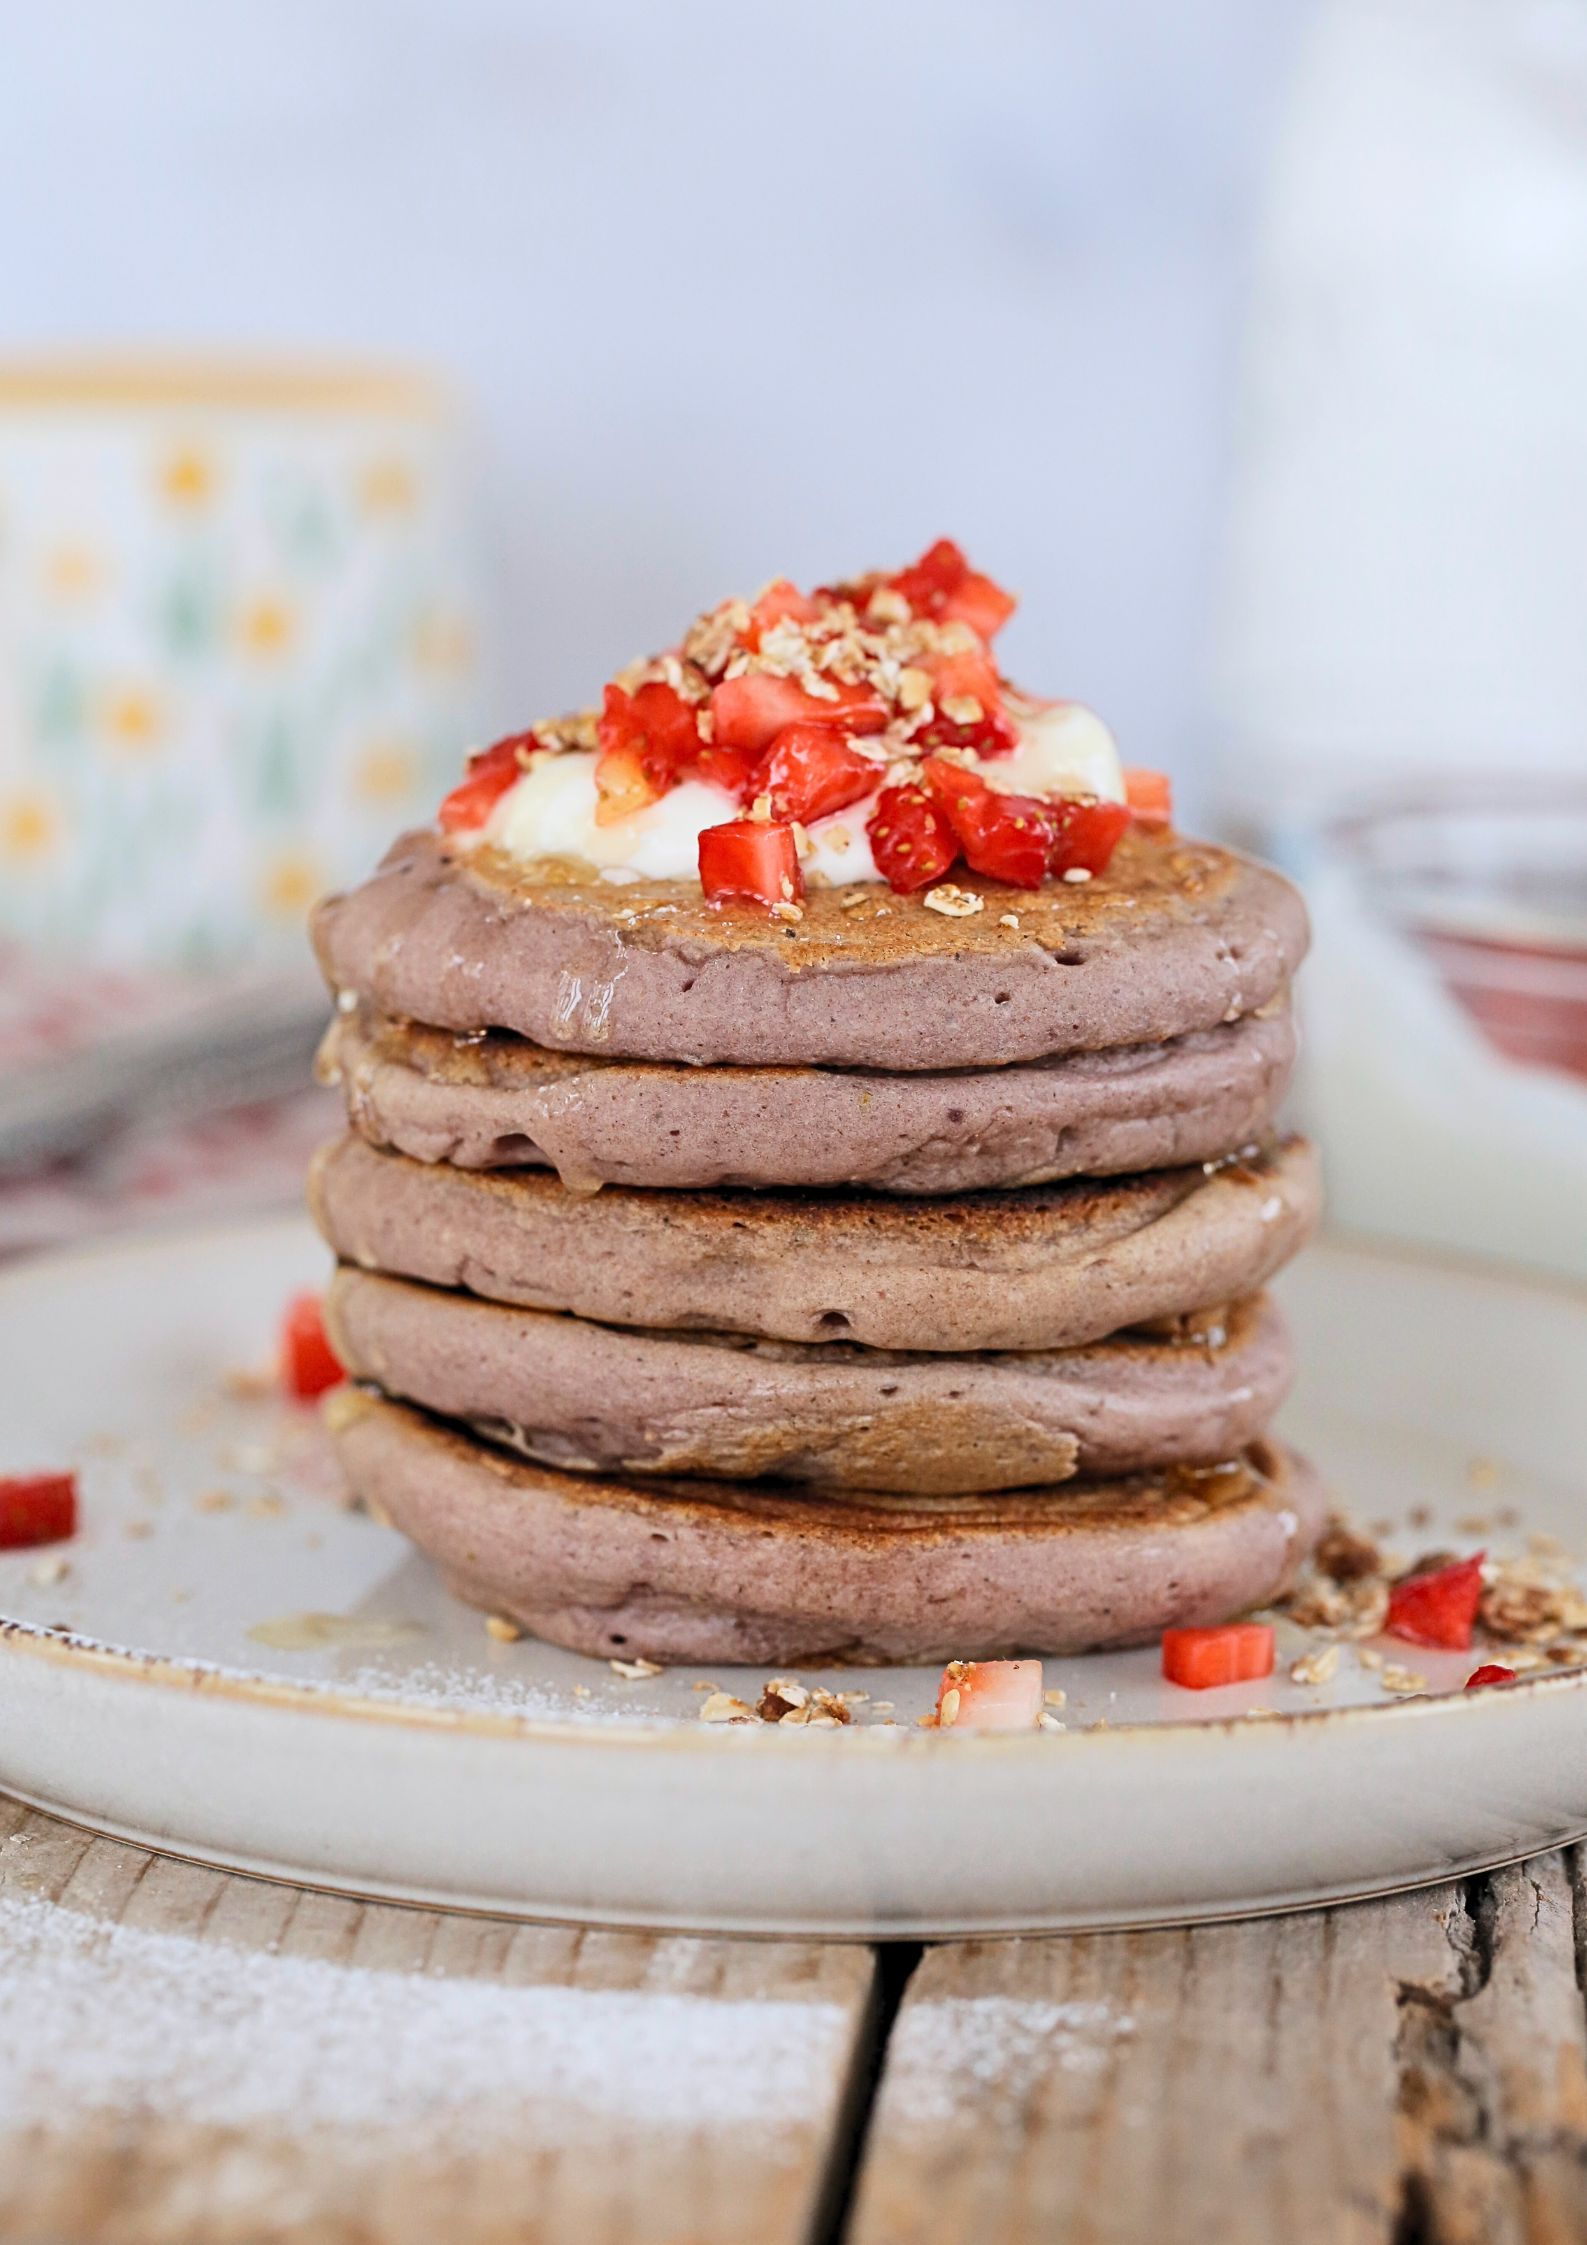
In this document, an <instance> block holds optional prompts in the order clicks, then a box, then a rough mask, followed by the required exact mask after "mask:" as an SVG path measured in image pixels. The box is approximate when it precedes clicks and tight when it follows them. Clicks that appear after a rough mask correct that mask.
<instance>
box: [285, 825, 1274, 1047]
mask: <svg viewBox="0 0 1587 2245" xmlns="http://www.w3.org/2000/svg"><path fill="white" fill-rule="evenodd" d="M974 893H975V894H976V895H978V896H979V897H980V898H981V900H982V909H981V910H980V911H979V912H976V913H975V914H974V915H973V916H971V917H968V918H959V917H947V916H945V915H943V914H942V913H940V912H936V911H933V910H932V909H931V908H930V907H929V906H928V905H927V904H925V903H924V902H923V900H922V899H921V898H920V897H918V896H914V897H908V896H896V895H894V894H893V893H892V892H891V891H890V890H888V889H886V888H884V887H882V886H881V885H880V884H867V885H863V886H858V887H853V886H851V887H849V888H844V889H816V890H812V891H811V892H810V894H809V895H808V896H807V897H806V899H805V901H804V906H803V915H804V916H803V918H802V919H801V920H800V921H799V922H798V924H797V925H784V924H782V923H780V922H778V921H775V920H773V919H771V918H769V917H768V915H767V914H766V913H765V911H764V910H760V909H741V908H737V907H733V906H728V907H724V908H717V907H714V906H712V905H709V904H707V903H706V901H705V899H704V898H703V896H702V895H701V894H700V891H699V889H698V887H697V886H696V884H694V883H693V882H688V883H684V882H658V881H650V880H635V881H631V882H623V883H613V882H607V881H603V880H601V879H600V878H599V876H595V877H591V876H590V874H589V873H588V870H587V869H585V870H584V871H583V872H582V873H581V872H580V871H579V869H577V868H575V867H573V866H571V865H566V864H563V865H560V866H558V865H556V864H551V863H546V864H542V865H541V866H540V867H538V868H535V869H532V874H531V872H526V871H525V870H524V869H522V868H520V867H518V866H516V865H515V864H514V863H513V862H512V861H511V860H509V859H507V858H505V857H504V856H502V855H501V854H500V853H499V852H497V851H494V850H493V849H491V848H489V847H484V848H480V849H476V850H474V851H472V852H469V851H463V850H459V849H457V848H456V847H455V846H453V845H449V844H448V843H447V842H446V841H444V840H443V839H442V838H441V837H440V836H438V835H436V834H433V833H427V832H416V833H412V834H408V835H405V836H403V837H402V839H401V840H400V841H398V842H397V843H396V844H395V846H394V847H393V848H392V850H391V851H390V852H389V853H388V855H387V857H386V859H385V861H384V863H383V864H382V866H381V867H380V869H379V871H378V872H377V873H375V874H374V875H373V876H372V878H371V879H369V880H368V881H366V882H364V883H363V884H362V886H361V887H359V888H356V889H353V890H350V891H348V892H347V893H346V894H344V895H341V896H335V897H330V898H327V899H326V900H325V901H324V902H323V903H322V904H320V905H319V906H318V907H317V909H316V911H315V915H314V939H315V946H316V949H317V950H318V953H319V957H320V963H321V966H322V967H323V969H324V972H325V975H326V978H327V980H328V981H329V982H330V984H331V986H332V988H333V989H334V990H336V991H338V992H342V991H356V992H357V993H358V995H359V996H360V997H363V998H365V999H368V1000H369V1001H371V1002H372V1003H373V1004H374V1005H375V1006H377V1007H378V1008H379V1010H380V1011H381V1012H383V1013H386V1014H390V1015H395V1016H397V1017H400V1018H403V1019H406V1020H412V1021H423V1022H428V1023H429V1024H431V1026H433V1027H435V1028H438V1029H448V1030H453V1031H459V1030H461V1031H465V1032H470V1031H474V1030H480V1029H510V1030H514V1031H516V1032H517V1033H518V1034H519V1035H520V1036H524V1037H527V1038H529V1039H530V1041H531V1042H532V1043H534V1044H537V1045H542V1046H546V1047H549V1048H552V1049H555V1050H559V1051H569V1052H596V1053H604V1054H608V1055H611V1056H613V1057H617V1058H627V1059H645V1060H664V1061H688V1062H727V1063H731V1064H733V1065H736V1066H744V1067H768V1066H771V1067H788V1066H822V1065H835V1066H838V1067H862V1068H882V1069H902V1070H906V1071H910V1072H913V1071H916V1070H926V1071H929V1070H934V1069H942V1068H985V1067H1003V1066H1006V1065H1008V1064H1009V1063H1012V1062H1024V1061H1032V1060H1043V1059H1047V1058H1049V1057H1052V1056H1055V1055H1061V1054H1065V1053H1074V1052H1101V1051H1107V1050H1110V1049H1113V1048H1116V1047H1118V1046H1122V1045H1140V1044H1156V1043H1159V1042H1161V1041H1162V1040H1163V1039H1165V1038H1173V1037H1184V1036H1190V1035H1193V1034H1194V1033H1195V1032H1197V1031H1198V1030H1204V1029H1213V1028H1216V1027H1217V1026H1218V1024H1219V1023H1220V1022H1225V1021H1234V1020H1238V1019H1239V1018H1240V1017H1241V1016H1242V1015H1245V1014H1248V1013H1255V1012H1258V1011H1259V1010H1260V1009H1261V1008H1262V1007H1263V1006H1265V1005H1267V1004H1268V1003H1269V1002H1270V1001H1271V1000H1272V999H1273V998H1274V997H1275V996H1276V995H1277V993H1278V992H1279V991H1280V990H1281V989H1282V988H1283V987H1284V986H1285V984H1286V983H1287V982H1288V980H1289V977H1290V976H1291V975H1292V974H1293V972H1294V970H1295V968H1296V967H1297V966H1298V965H1299V963H1300V960H1301V958H1302V955H1303V954H1304V952H1305V949H1306V912H1305V906H1304V905H1303V904H1302V902H1301V900H1300V897H1299V895H1298V894H1297V892H1296V891H1295V890H1294V889H1293V888H1292V887H1291V886H1290V884H1289V883H1288V882H1287V881H1286V880H1284V878H1283V877H1282V875H1280V874H1277V873H1274V872H1272V871H1271V870H1269V869H1268V868H1267V867H1265V866H1260V865H1256V864H1254V863H1252V862H1251V861H1250V860H1249V859H1247V858H1243V857H1238V856H1236V855H1234V854H1233V853H1232V852H1230V851H1228V850H1221V849H1217V848H1214V847H1213V846H1212V845H1210V844H1207V843H1201V842H1188V841H1185V840H1184V839H1183V838H1181V837H1179V836H1177V835H1172V834H1169V835H1158V834H1149V833H1145V832H1143V831H1141V830H1140V829H1132V830H1131V832H1130V833H1128V834H1127V835H1126V836H1125V838H1124V840H1123V841H1122V842H1121V843H1120V844H1119V847H1118V849H1117V851H1116V852H1115V853H1114V857H1113V860H1112V863H1111V864H1110V865H1109V867H1108V870H1107V872H1106V873H1105V874H1103V875H1102V876H1101V877H1100V878H1099V879H1097V880H1094V881H1091V882H1088V883H1086V884H1084V885H1082V886H1078V887H1076V886H1070V885H1069V884H1067V883H1064V882H1049V883H1048V884H1046V885H1045V886H1044V887H1043V888H1040V889H1037V890H1025V889H1010V888H1004V887H1002V886H1000V885H999V884H997V883H995V882H986V881H982V880H980V879H979V877H975V881H974ZM1005 917H1012V918H1013V919H1014V920H1015V921H1017V925H1015V926H1005V925H1004V920H1005Z"/></svg>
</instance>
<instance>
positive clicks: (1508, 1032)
mask: <svg viewBox="0 0 1587 2245" xmlns="http://www.w3.org/2000/svg"><path fill="white" fill-rule="evenodd" d="M1333 839H1334V841H1335V842H1336V844H1337V845H1338V847H1339V848H1340V849H1341V851H1342V853H1343V855H1344V856H1345V857H1346V859H1347V860H1348V861H1349V862H1350V864H1351V866H1352V869H1353V871H1354V873H1355V876H1356V879H1357V882H1358V884H1359V888H1360V891H1361V893H1362V895H1363V897H1364V898H1365V900H1366V901H1368V902H1370V903H1371V904H1372V905H1374V906H1375V907H1376V908H1377V909H1378V910H1379V911H1380V912H1381V913H1382V914H1383V916H1384V918H1385V919H1386V920H1388V921H1389V923H1390V924H1391V925H1392V926H1393V927H1395V928H1396V929H1397V930H1398V931H1399V932H1400V933H1402V934H1404V935H1407V936H1410V937H1412V938H1414V939H1415V940H1416V942H1417V943H1418V944H1419V945H1420V946H1421V948H1422V949H1423V950H1424V951H1425V952H1426V953H1427V954H1428V955H1429V957H1430V958H1431V959H1432V961H1433V963H1434V964H1435V966H1436V967H1437V969H1438V972H1439V974H1440V976H1441V978H1442V980H1443V983H1444V985H1445V987H1446V988H1447V989H1448V990H1449V992H1450V993H1451V995H1452V996H1453V997H1455V998H1456V999H1457V1000H1458V1001H1459V1002H1460V1004H1461V1005H1462V1006H1463V1007H1464V1009H1465V1011H1466V1012H1467V1013H1468V1014H1469V1015H1470V1016H1471V1018H1472V1019H1473V1020H1474V1021H1475V1022H1476V1023H1477V1024H1478V1026H1479V1027H1480V1028H1481V1029H1482V1030H1483V1032H1484V1034H1485V1035H1486V1036H1487V1038H1488V1039H1489V1041H1490V1043H1491V1044H1493V1045H1494V1046H1495V1047H1496V1048H1497V1049H1498V1050H1499V1051H1500V1052H1503V1053H1504V1054H1506V1055H1507V1056H1508V1057H1509V1058H1510V1059H1513V1060H1519V1061H1523V1062H1527V1063H1530V1064H1531V1065H1533V1066H1536V1067H1542V1068H1557V1069H1563V1070H1564V1071H1566V1072H1567V1073H1569V1074H1571V1075H1575V1076H1581V1077H1583V1078H1587V782H1582V783H1580V784H1578V783H1575V782H1564V783H1561V782H1556V781H1542V780H1540V781H1537V782H1531V783H1528V782H1511V781H1505V782H1495V783H1485V784H1482V785H1471V784H1468V785H1462V786H1460V787H1458V788H1457V789H1453V790H1446V791H1444V792H1442V793H1440V794H1439V795H1438V796H1436V797H1434V796H1422V797H1406V798H1403V799H1400V800H1397V801H1393V802H1384V803H1383V804H1381V805H1379V806H1378V807H1376V808H1374V809H1372V810H1370V811H1365V812H1360V813H1357V814H1354V815H1352V816H1351V817H1349V818H1346V819H1343V820H1341V821H1340V822H1339V823H1338V825H1337V826H1336V827H1335V829H1334V835H1333Z"/></svg>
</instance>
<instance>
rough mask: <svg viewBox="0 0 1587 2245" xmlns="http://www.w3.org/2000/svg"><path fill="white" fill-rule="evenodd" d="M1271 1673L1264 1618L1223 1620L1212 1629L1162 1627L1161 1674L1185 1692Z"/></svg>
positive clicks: (1254, 1679) (1253, 1679)
mask: <svg viewBox="0 0 1587 2245" xmlns="http://www.w3.org/2000/svg"><path fill="white" fill-rule="evenodd" d="M1272 1673H1273V1631H1272V1627H1271V1624H1269V1623H1268V1622H1265V1621H1226V1622H1224V1623H1222V1624H1221V1625H1220V1626H1219V1627H1218V1628H1216V1629H1165V1630H1164V1631H1163V1674H1164V1675H1165V1676H1166V1677H1167V1679H1168V1681H1169V1682H1170V1683H1171V1684H1180V1685H1182V1686H1183V1687H1184V1689H1185V1690H1186V1691H1192V1692H1204V1691H1210V1690H1213V1689H1215V1688H1216V1687H1217V1686H1218V1685H1220V1684H1254V1683H1257V1682H1259V1681H1260V1680H1261V1678H1262V1677H1264V1676H1271V1675H1272Z"/></svg>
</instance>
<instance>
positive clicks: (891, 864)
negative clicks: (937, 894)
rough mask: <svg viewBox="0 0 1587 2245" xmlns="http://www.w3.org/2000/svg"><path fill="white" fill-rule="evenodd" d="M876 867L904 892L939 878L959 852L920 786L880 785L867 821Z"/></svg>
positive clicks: (943, 818)
mask: <svg viewBox="0 0 1587 2245" xmlns="http://www.w3.org/2000/svg"><path fill="white" fill-rule="evenodd" d="M865 831H866V833H867V834H868V835H869V837H870V843H871V855H872V857H874V858H875V860H876V870H877V872H878V873H880V875H881V876H882V879H883V880H884V881H885V882H886V883H887V885H888V887H889V888H892V889H896V890H897V891H898V893H899V894H900V895H901V896H907V895H908V894H909V892H910V891H911V890H912V889H923V888H925V887H927V886H928V884H929V883H930V882H932V881H936V880H939V879H940V878H941V877H942V875H943V874H944V873H946V872H947V870H948V868H949V866H950V865H951V864H952V863H953V861H954V859H955V858H956V857H957V856H958V854H959V837H958V836H957V835H956V834H955V833H954V831H953V828H952V827H951V826H950V825H949V823H948V820H947V817H946V814H945V813H944V812H942V811H941V810H939V809H938V807H937V805H936V804H935V803H934V802H933V801H932V799H931V797H930V796H929V795H928V794H927V792H926V790H925V789H924V788H923V787H917V786H916V785H915V784H914V783H913V782H910V783H909V784H908V785H906V786H903V787H884V788H883V789H882V792H881V794H880V795H878V796H877V798H876V808H875V810H874V811H872V813H871V815H870V817H869V819H868V820H867V821H866V826H865Z"/></svg>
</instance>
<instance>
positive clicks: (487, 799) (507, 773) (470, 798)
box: [436, 733, 540, 834]
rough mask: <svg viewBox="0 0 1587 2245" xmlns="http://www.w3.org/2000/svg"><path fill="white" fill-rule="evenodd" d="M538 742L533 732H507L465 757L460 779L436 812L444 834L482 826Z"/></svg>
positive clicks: (522, 769)
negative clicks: (465, 773) (463, 774)
mask: <svg viewBox="0 0 1587 2245" xmlns="http://www.w3.org/2000/svg"><path fill="white" fill-rule="evenodd" d="M539 745H540V743H539V742H538V741H537V740H536V739H535V736H534V734H533V733H509V734H508V735H507V737H506V738H505V740H499V741H492V743H491V745H490V747H489V748H482V749H481V750H480V751H479V753H478V754H477V755H475V756H471V757H470V758H469V760H468V776H467V778H466V779H463V780H460V781H459V782H458V784H457V786H456V787H454V788H453V790H452V792H451V794H450V795H449V796H448V797H447V798H446V800H445V802H444V803H443V804H442V805H441V808H440V810H439V811H438V812H437V813H436V820H437V823H438V824H439V825H440V828H441V831H442V832H443V833H445V834H465V833H468V832H469V831H471V830H472V829H474V828H476V827H481V826H483V825H484V823H485V821H486V820H487V819H488V818H489V817H490V814H491V812H492V811H493V810H494V809H495V808H496V805H497V804H498V803H499V802H500V801H501V798H502V797H503V796H504V795H505V794H506V792H507V790H508V788H509V787H511V786H512V785H513V784H514V782H515V781H517V780H518V779H520V778H521V777H522V775H523V771H524V765H525V762H526V760H527V758H528V756H529V754H530V752H531V751H532V750H533V749H536V748H538V747H539Z"/></svg>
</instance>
